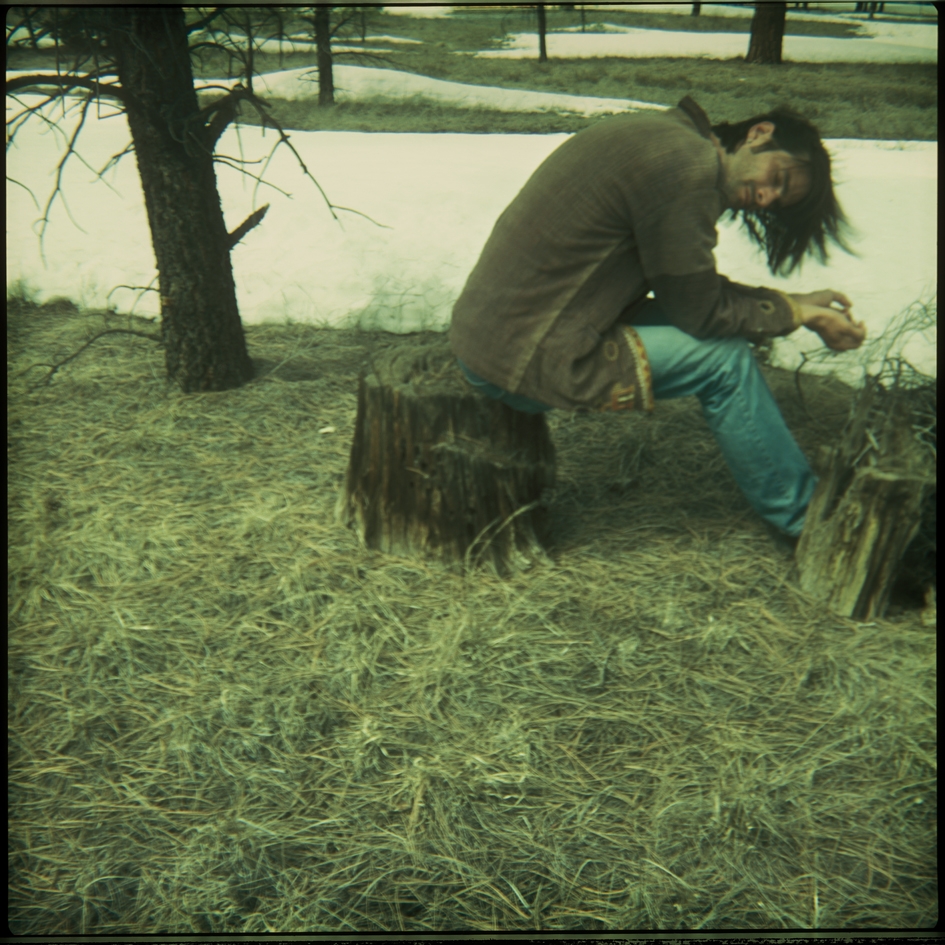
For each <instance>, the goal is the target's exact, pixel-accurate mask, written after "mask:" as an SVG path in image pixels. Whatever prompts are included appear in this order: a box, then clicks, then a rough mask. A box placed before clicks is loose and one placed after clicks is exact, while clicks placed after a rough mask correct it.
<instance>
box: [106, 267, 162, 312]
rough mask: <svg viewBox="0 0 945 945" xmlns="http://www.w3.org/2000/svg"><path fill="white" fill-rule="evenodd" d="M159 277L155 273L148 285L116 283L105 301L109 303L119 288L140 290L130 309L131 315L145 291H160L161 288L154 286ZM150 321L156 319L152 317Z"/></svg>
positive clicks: (133, 290)
mask: <svg viewBox="0 0 945 945" xmlns="http://www.w3.org/2000/svg"><path fill="white" fill-rule="evenodd" d="M157 279H158V276H157V275H155V276H154V278H153V279H152V280H151V281H150V282H149V283H148V284H147V285H116V286H115V287H114V288H113V289H112V290H111V292H109V293H108V295H107V296H106V297H105V302H106V304H108V302H109V299H111V297H112V293H114V292H116V291H117V290H118V289H130V290H131V291H132V292H138V297H137V298H136V299H135V300H134V302H133V303H132V306H131V308H130V309H129V310H128V315H129V316H130V315H131V314H132V313H133V312H134V310H135V305H137V304H138V303H139V302H140V301H141V296H143V295H144V293H145V292H160V289H155V288H154V283H155V281H156V280H157ZM139 290H140V291H139ZM150 321H154V319H153V318H152V319H150Z"/></svg>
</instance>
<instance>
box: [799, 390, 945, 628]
mask: <svg viewBox="0 0 945 945" xmlns="http://www.w3.org/2000/svg"><path fill="white" fill-rule="evenodd" d="M913 393H914V392H911V391H908V390H893V391H886V390H883V388H882V387H881V386H880V385H879V384H878V382H876V381H875V380H871V381H870V382H868V383H867V386H866V387H865V388H864V389H863V391H862V392H861V393H860V394H859V396H858V397H857V400H856V402H855V403H854V405H853V408H852V410H851V416H850V420H849V421H848V423H847V427H846V429H845V430H844V433H843V436H842V437H841V440H840V442H839V444H838V445H837V446H836V447H834V448H833V449H830V448H825V460H826V463H825V465H826V467H827V469H826V473H825V474H824V475H823V476H822V477H821V479H820V481H819V483H818V484H817V489H816V490H815V492H814V496H813V499H812V500H811V503H810V506H809V508H808V511H807V518H806V520H805V523H804V532H803V534H802V535H801V540H800V541H799V542H798V546H797V553H796V558H797V563H798V569H799V572H800V585H801V588H802V589H803V590H804V591H805V592H806V593H808V594H810V595H811V596H812V597H816V598H819V599H821V600H824V601H825V602H826V603H827V604H828V606H829V607H830V608H831V609H832V610H833V611H834V612H836V613H838V614H841V615H844V616H848V617H854V618H856V619H858V620H871V619H872V618H873V617H881V616H883V614H884V613H885V612H886V607H887V605H888V602H889V595H890V592H891V590H892V588H893V585H894V583H895V581H896V579H897V577H898V576H899V572H900V570H901V564H902V561H903V556H904V555H905V553H906V550H907V549H908V548H909V546H910V543H911V542H912V541H913V539H914V538H915V537H916V535H917V533H918V532H919V530H920V527H921V526H922V519H923V516H929V515H930V514H931V515H932V516H934V491H935V460H934V448H932V449H930V448H929V445H928V443H926V442H923V441H922V440H921V439H920V437H919V436H918V435H917V424H916V417H915V415H914V409H913V407H914V403H915V398H914V397H913V396H911V395H912V394H913ZM932 396H933V402H934V394H933V395H932ZM933 409H934V408H933ZM932 436H933V437H934V429H933V433H932ZM930 499H931V502H930V501H929V500H930ZM933 527H934V525H933Z"/></svg>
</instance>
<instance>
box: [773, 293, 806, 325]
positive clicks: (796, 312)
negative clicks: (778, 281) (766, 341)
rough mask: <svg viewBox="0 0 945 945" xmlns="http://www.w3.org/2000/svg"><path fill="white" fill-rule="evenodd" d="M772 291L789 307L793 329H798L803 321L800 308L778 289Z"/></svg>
mask: <svg viewBox="0 0 945 945" xmlns="http://www.w3.org/2000/svg"><path fill="white" fill-rule="evenodd" d="M773 291H775V292H777V293H778V295H780V296H781V297H782V298H783V299H784V301H785V302H787V304H788V305H789V306H790V307H791V318H792V320H793V321H794V328H795V329H797V328H800V327H801V325H803V324H804V320H803V318H802V317H801V307H800V305H798V304H797V302H795V301H794V299H792V298H791V296H789V295H788V294H787V292H782V291H781V290H780V289H774V290H773Z"/></svg>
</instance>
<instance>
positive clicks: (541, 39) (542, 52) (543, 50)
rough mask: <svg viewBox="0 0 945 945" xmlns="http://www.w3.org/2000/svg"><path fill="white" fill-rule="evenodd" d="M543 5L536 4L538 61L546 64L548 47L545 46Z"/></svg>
mask: <svg viewBox="0 0 945 945" xmlns="http://www.w3.org/2000/svg"><path fill="white" fill-rule="evenodd" d="M545 31H546V24H545V5H544V4H543V3H539V4H538V61H539V62H547V61H548V47H547V45H546V44H545Z"/></svg>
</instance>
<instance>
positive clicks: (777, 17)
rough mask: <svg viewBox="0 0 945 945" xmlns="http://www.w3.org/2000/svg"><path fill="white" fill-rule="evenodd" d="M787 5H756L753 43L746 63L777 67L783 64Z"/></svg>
mask: <svg viewBox="0 0 945 945" xmlns="http://www.w3.org/2000/svg"><path fill="white" fill-rule="evenodd" d="M786 15H787V3H756V4H755V15H754V16H753V17H752V18H751V42H750V43H749V45H748V55H747V56H746V57H745V62H757V63H761V64H765V65H777V64H778V63H780V62H781V46H782V44H783V42H784V18H785V16H786Z"/></svg>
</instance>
